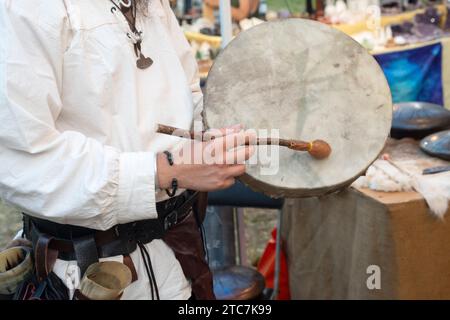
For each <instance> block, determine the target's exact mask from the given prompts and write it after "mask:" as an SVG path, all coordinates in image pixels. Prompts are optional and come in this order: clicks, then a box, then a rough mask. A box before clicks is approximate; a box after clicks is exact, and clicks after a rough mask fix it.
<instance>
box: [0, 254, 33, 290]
mask: <svg viewBox="0 0 450 320" xmlns="http://www.w3.org/2000/svg"><path fill="white" fill-rule="evenodd" d="M31 250H32V249H31V248H28V247H12V248H9V249H6V250H4V251H2V252H0V295H2V296H10V295H13V294H14V293H15V292H16V291H17V289H18V288H19V286H20V285H21V284H22V282H23V281H25V280H26V279H27V278H28V277H30V276H31V274H32V272H33V261H32V259H31Z"/></svg>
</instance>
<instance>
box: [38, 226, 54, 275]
mask: <svg viewBox="0 0 450 320" xmlns="http://www.w3.org/2000/svg"><path fill="white" fill-rule="evenodd" d="M52 240H53V237H50V236H48V235H46V234H41V235H40V236H39V238H38V239H37V241H36V245H35V246H36V248H35V257H34V261H35V265H36V276H37V278H38V281H43V280H44V279H45V278H47V276H48V274H49V273H50V272H51V271H52V270H53V266H54V265H55V262H56V259H57V258H58V250H55V249H52V248H50V243H51V242H52Z"/></svg>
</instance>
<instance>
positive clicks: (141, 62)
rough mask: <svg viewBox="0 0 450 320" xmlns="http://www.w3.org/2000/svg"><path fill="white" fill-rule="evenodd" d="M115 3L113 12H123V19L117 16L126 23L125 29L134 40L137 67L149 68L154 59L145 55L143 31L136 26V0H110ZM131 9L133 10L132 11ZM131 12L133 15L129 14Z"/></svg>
mask: <svg viewBox="0 0 450 320" xmlns="http://www.w3.org/2000/svg"><path fill="white" fill-rule="evenodd" d="M110 1H111V3H112V4H113V5H114V6H113V7H112V8H111V12H112V13H113V14H117V11H120V12H121V15H122V16H123V18H125V21H123V19H120V17H117V18H118V19H119V20H120V22H121V23H122V24H126V25H125V26H124V29H126V33H127V37H128V38H129V39H130V40H131V41H132V42H133V45H134V52H135V54H136V57H137V60H136V67H138V68H139V69H147V68H149V67H150V66H151V65H152V64H153V60H152V59H151V58H150V57H146V56H144V54H143V53H142V49H141V43H142V31H139V30H138V29H137V28H136V4H135V1H134V0H128V1H123V0H120V1H119V3H117V2H116V0H110ZM130 11H131V12H130ZM130 13H131V17H130V16H129V15H130Z"/></svg>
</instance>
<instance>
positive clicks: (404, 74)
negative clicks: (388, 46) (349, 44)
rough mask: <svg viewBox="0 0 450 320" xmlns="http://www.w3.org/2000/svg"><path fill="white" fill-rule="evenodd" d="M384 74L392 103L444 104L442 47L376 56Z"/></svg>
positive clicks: (436, 45) (438, 45)
mask: <svg viewBox="0 0 450 320" xmlns="http://www.w3.org/2000/svg"><path fill="white" fill-rule="evenodd" d="M375 59H376V60H377V61H378V63H379V64H380V66H381V68H382V69H383V71H384V74H385V75H386V78H387V80H388V82H389V86H390V88H391V91H392V98H393V101H394V102H395V103H397V102H408V101H423V102H431V103H436V104H439V105H444V98H443V89H442V45H441V44H440V43H438V44H433V45H428V46H424V47H420V48H416V49H411V50H405V51H400V52H392V53H384V54H379V55H375Z"/></svg>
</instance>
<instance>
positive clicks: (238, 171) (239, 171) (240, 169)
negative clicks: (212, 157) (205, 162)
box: [226, 164, 245, 178]
mask: <svg viewBox="0 0 450 320" xmlns="http://www.w3.org/2000/svg"><path fill="white" fill-rule="evenodd" d="M244 173H245V165H244V164H236V165H233V166H229V167H228V168H227V169H226V174H227V175H229V176H230V177H232V178H234V177H240V176H242V175H243V174H244Z"/></svg>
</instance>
